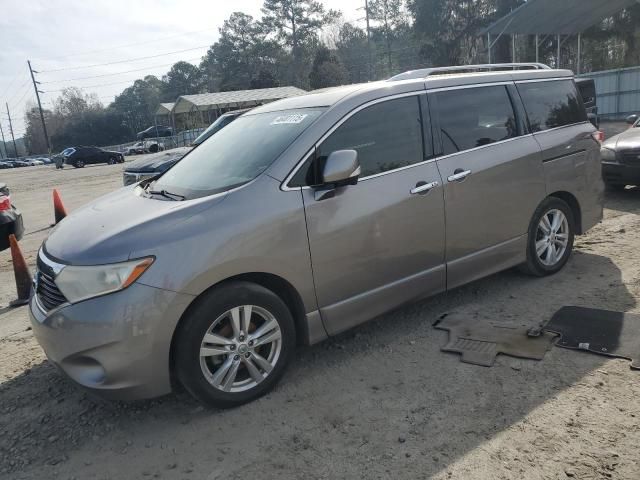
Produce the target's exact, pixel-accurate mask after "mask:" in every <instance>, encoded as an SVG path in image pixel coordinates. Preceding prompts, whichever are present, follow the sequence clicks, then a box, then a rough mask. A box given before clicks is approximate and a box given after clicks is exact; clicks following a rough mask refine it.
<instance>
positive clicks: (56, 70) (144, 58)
mask: <svg viewBox="0 0 640 480" xmlns="http://www.w3.org/2000/svg"><path fill="white" fill-rule="evenodd" d="M210 46H211V45H201V46H199V47H193V48H185V49H184V50H176V51H174V52H167V53H159V54H157V55H148V56H146V57H137V58H129V59H127V60H117V61H115V62H106V63H96V64H93V65H82V66H77V67H64V68H56V69H54V70H41V71H40V73H52V72H61V71H64V70H82V69H85V68H95V67H104V66H106V65H116V64H118V63H130V62H137V61H138V60H146V59H147V58H158V57H164V56H167V55H174V54H176V53H183V52H192V51H193V50H199V49H201V48H209V47H210Z"/></svg>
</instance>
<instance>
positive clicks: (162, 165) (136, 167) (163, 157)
mask: <svg viewBox="0 0 640 480" xmlns="http://www.w3.org/2000/svg"><path fill="white" fill-rule="evenodd" d="M191 149H192V147H179V148H173V149H171V150H167V151H166V152H159V153H154V154H150V155H147V156H145V157H144V158H140V159H138V160H134V161H133V162H130V163H129V164H127V166H126V168H125V170H124V172H123V173H122V183H123V184H124V185H125V186H127V185H131V184H134V183H138V182H140V181H142V180H145V179H147V178H151V177H155V176H157V175H160V174H161V173H164V172H166V171H167V170H169V169H170V168H171V167H172V166H173V165H175V164H176V162H178V160H180V159H181V158H182V157H184V156H185V155H186V154H187V153H189V152H190V151H191Z"/></svg>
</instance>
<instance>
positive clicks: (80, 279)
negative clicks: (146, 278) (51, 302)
mask: <svg viewBox="0 0 640 480" xmlns="http://www.w3.org/2000/svg"><path fill="white" fill-rule="evenodd" d="M152 263H153V258H151V257H148V258H142V259H138V260H133V261H130V262H122V263H114V264H111V265H93V266H74V265H69V266H66V267H64V268H63V269H62V271H61V272H60V273H59V274H58V275H57V276H56V279H55V282H56V285H57V286H58V288H59V289H60V291H61V292H62V293H63V294H64V296H65V297H66V298H67V300H69V302H71V303H75V302H79V301H80V300H86V299H87V298H91V297H97V296H99V295H105V294H107V293H112V292H117V291H118V290H122V289H124V288H127V287H128V286H129V285H131V284H132V283H133V282H135V281H136V280H137V279H138V278H140V275H142V274H143V273H144V272H145V271H146V270H147V268H149V267H150V266H151V264H152Z"/></svg>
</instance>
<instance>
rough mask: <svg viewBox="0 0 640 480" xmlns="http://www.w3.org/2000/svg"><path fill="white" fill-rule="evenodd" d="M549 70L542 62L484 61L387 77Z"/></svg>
mask: <svg viewBox="0 0 640 480" xmlns="http://www.w3.org/2000/svg"><path fill="white" fill-rule="evenodd" d="M528 69H531V70H550V69H551V67H549V66H548V65H545V64H543V63H485V64H481V65H457V66H454V67H434V68H422V69H420V70H409V71H408V72H404V73H399V74H398V75H394V76H393V77H391V78H390V79H389V81H396V80H409V79H412V78H425V77H428V76H430V75H439V74H446V73H463V72H483V71H492V70H528Z"/></svg>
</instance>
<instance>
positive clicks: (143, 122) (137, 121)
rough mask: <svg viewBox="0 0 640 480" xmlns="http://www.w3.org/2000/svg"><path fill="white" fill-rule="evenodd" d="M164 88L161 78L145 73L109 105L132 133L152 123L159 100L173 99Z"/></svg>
mask: <svg viewBox="0 0 640 480" xmlns="http://www.w3.org/2000/svg"><path fill="white" fill-rule="evenodd" d="M166 88H167V86H166V84H165V83H164V82H163V81H162V80H160V79H159V78H157V77H155V76H154V75H147V76H146V77H144V78H143V79H141V80H136V81H135V82H133V85H132V86H130V87H127V88H125V89H124V90H123V91H122V93H121V94H120V95H118V96H116V98H115V100H114V101H113V103H112V104H111V106H110V107H111V109H113V110H114V111H115V112H116V113H118V114H119V115H120V116H121V119H122V120H121V122H122V123H124V125H125V126H126V127H127V128H128V130H129V132H130V134H131V135H134V134H135V133H136V132H139V131H140V130H144V129H145V128H147V127H148V126H149V125H151V124H152V123H153V121H154V116H155V112H156V110H157V109H158V104H159V103H160V102H162V101H166V100H168V99H169V98H171V100H170V101H173V99H174V98H175V97H173V98H172V97H169V95H172V94H171V93H169V94H167V92H166Z"/></svg>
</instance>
